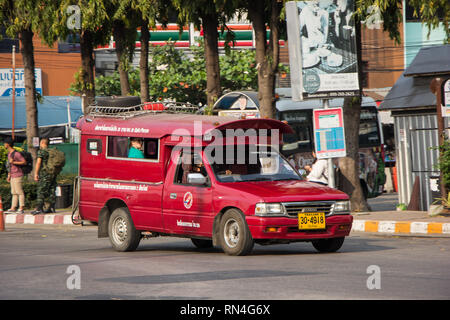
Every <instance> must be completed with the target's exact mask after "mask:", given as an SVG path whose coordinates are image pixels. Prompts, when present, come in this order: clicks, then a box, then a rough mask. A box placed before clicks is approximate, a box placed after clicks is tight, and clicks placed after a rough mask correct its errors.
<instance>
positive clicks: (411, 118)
mask: <svg viewBox="0 0 450 320" xmlns="http://www.w3.org/2000/svg"><path fill="white" fill-rule="evenodd" d="M392 116H393V117H394V129H395V142H396V143H395V145H396V155H397V159H396V166H397V179H398V196H399V203H405V204H408V203H409V201H410V198H411V193H412V189H413V185H414V181H415V180H416V177H419V182H420V210H423V211H427V210H428V208H429V206H430V204H432V203H433V202H434V201H435V198H436V197H439V196H440V193H439V192H438V191H437V189H436V188H437V187H438V186H439V181H438V178H439V170H438V169H437V168H436V165H437V164H438V160H439V150H438V149H437V147H438V145H439V142H438V130H437V117H436V114H430V113H428V114H423V113H421V114H399V113H397V114H396V113H394V112H393V114H392ZM449 122H450V121H449V119H448V118H446V120H445V128H446V129H447V132H448V133H449V134H450V132H449V131H450V130H448V128H449V127H450V125H449Z"/></svg>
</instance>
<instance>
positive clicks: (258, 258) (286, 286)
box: [0, 225, 450, 300]
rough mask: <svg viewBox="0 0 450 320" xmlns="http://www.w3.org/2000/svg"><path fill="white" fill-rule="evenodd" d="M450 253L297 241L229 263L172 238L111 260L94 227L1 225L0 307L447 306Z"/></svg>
mask: <svg viewBox="0 0 450 320" xmlns="http://www.w3.org/2000/svg"><path fill="white" fill-rule="evenodd" d="M449 253H450V238H425V237H421V238H414V237H380V236H370V235H367V234H362V233H360V234H358V233H353V234H352V235H351V236H350V237H348V238H347V239H346V242H345V243H344V246H343V247H342V248H341V250H340V251H339V252H338V253H333V254H320V253H317V252H316V251H315V250H314V248H313V247H312V245H311V244H310V243H296V244H289V245H273V246H259V245H255V248H254V251H253V252H252V254H251V255H249V256H245V257H231V256H227V255H225V254H224V253H222V252H221V250H219V249H208V250H199V249H196V248H194V246H193V245H192V244H191V242H190V240H189V239H180V238H153V239H148V240H143V241H142V242H141V245H140V246H139V248H138V250H137V251H135V252H130V253H119V252H115V251H113V250H112V249H111V246H110V244H109V240H108V239H106V238H105V239H97V229H96V227H92V226H91V227H74V226H47V227H46V226H33V225H30V226H25V225H22V226H7V230H6V231H5V232H0V299H70V300H73V299H74V300H77V299H94V300H95V299H189V300H197V299H239V300H240V299H252V300H253V299H258V300H259V299H263V300H266V299H267V300H272V299H273V300H278V299H287V300H291V299H295V300H301V299H448V298H450V259H449V258H450V254H449ZM69 266H75V267H70V268H69ZM370 266H375V268H379V269H378V270H379V271H380V273H379V275H380V277H379V278H377V279H379V280H380V281H379V282H377V281H378V280H376V281H375V280H374V278H371V280H370V281H369V282H370V283H372V285H373V284H374V283H375V284H376V283H378V284H377V286H379V289H377V288H374V289H372V290H369V289H368V286H367V282H368V278H369V277H371V276H373V275H374V273H373V271H372V270H374V269H373V268H374V267H370ZM368 268H369V271H370V272H368ZM74 270H75V271H74ZM68 271H69V272H68ZM78 275H79V277H78V278H74V276H78ZM78 280H79V282H78ZM78 285H79V289H78V288H77V286H78Z"/></svg>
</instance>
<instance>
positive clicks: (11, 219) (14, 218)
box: [3, 208, 73, 225]
mask: <svg viewBox="0 0 450 320" xmlns="http://www.w3.org/2000/svg"><path fill="white" fill-rule="evenodd" d="M71 210H72V208H66V209H57V210H56V213H51V214H50V213H47V214H37V215H35V216H34V215H32V214H31V213H30V212H31V211H32V210H27V211H25V214H14V213H9V214H5V213H4V215H3V216H4V219H5V223H6V224H56V225H61V224H65V225H73V224H72V211H71Z"/></svg>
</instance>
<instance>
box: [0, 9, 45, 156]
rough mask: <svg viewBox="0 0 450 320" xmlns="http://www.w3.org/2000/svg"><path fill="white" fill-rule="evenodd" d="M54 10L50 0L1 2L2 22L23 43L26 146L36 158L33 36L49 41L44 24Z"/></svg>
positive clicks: (21, 47) (36, 119)
mask: <svg viewBox="0 0 450 320" xmlns="http://www.w3.org/2000/svg"><path fill="white" fill-rule="evenodd" d="M52 9H53V6H52V1H48V0H47V1H46V0H14V1H13V0H0V19H1V22H0V23H1V24H2V26H3V27H4V28H5V29H6V34H7V35H8V36H9V37H11V38H17V37H18V38H19V41H20V52H21V54H22V60H23V66H24V79H25V103H26V119H27V128H26V134H27V146H28V151H29V152H30V153H31V154H32V156H33V159H36V155H37V149H36V148H34V147H33V137H38V136H39V127H38V114H37V113H38V112H37V106H36V99H37V98H36V97H37V95H36V82H35V63H34V47H33V36H34V34H35V33H40V34H41V38H42V39H46V40H48V39H49V33H48V30H47V29H46V28H44V27H43V25H45V22H46V21H51V12H52ZM14 76H15V75H14Z"/></svg>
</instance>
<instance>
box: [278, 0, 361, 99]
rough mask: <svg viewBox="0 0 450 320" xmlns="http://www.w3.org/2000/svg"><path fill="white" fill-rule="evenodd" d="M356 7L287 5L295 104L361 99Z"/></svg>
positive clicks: (350, 3)
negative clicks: (342, 98)
mask: <svg viewBox="0 0 450 320" xmlns="http://www.w3.org/2000/svg"><path fill="white" fill-rule="evenodd" d="M354 4H355V1H354V0H347V1H337V2H335V1H318V0H311V1H289V2H287V3H286V20H287V21H286V22H287V33H288V40H289V62H290V67H291V87H292V99H293V100H303V99H318V98H322V99H328V98H336V97H337V98H338V97H347V96H356V95H359V82H358V62H357V60H358V59H357V55H356V31H355V30H356V29H355V25H354V18H353V13H354Z"/></svg>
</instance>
